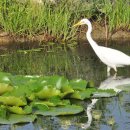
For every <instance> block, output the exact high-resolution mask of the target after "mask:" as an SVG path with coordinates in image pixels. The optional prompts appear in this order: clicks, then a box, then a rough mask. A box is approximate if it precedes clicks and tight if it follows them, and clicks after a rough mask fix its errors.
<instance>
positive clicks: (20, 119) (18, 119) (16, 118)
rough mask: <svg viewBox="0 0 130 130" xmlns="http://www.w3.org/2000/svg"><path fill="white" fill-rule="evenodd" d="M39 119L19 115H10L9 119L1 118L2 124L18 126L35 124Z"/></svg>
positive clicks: (32, 116)
mask: <svg viewBox="0 0 130 130" xmlns="http://www.w3.org/2000/svg"><path fill="white" fill-rule="evenodd" d="M36 118H37V116H36V115H17V114H10V115H9V116H8V117H7V118H2V117H0V124H16V123H27V122H33V121H34V120H35V119H36Z"/></svg>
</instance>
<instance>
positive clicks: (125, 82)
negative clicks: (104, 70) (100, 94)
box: [81, 74, 130, 129]
mask: <svg viewBox="0 0 130 130" xmlns="http://www.w3.org/2000/svg"><path fill="white" fill-rule="evenodd" d="M120 86H124V88H125V87H126V86H130V78H124V77H122V76H116V74H115V75H114V76H110V77H108V78H107V79H106V80H104V81H103V82H101V84H100V86H99V89H102V90H107V89H114V91H116V92H117V93H119V92H121V91H122V90H123V89H121V87H120ZM98 100H100V99H92V100H91V103H90V104H89V105H88V106H87V109H86V114H87V117H88V121H87V122H86V123H84V124H81V128H82V129H87V128H89V127H90V126H91V123H92V120H93V117H92V110H93V108H94V106H95V104H96V103H97V101H98Z"/></svg>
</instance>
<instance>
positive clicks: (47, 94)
mask: <svg viewBox="0 0 130 130" xmlns="http://www.w3.org/2000/svg"><path fill="white" fill-rule="evenodd" d="M60 94H61V92H60V90H58V89H57V88H54V87H52V86H44V87H43V89H42V90H41V91H39V92H38V93H36V94H35V95H36V96H37V97H38V98H39V99H48V98H51V97H53V96H60Z"/></svg>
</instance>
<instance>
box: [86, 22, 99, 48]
mask: <svg viewBox="0 0 130 130" xmlns="http://www.w3.org/2000/svg"><path fill="white" fill-rule="evenodd" d="M87 25H88V31H87V33H86V36H87V39H88V41H89V43H90V45H91V46H92V48H93V49H94V50H95V47H97V46H98V45H97V43H96V42H95V41H94V40H93V39H92V36H91V32H92V24H91V23H90V22H88V23H87Z"/></svg>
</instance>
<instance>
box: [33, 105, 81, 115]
mask: <svg viewBox="0 0 130 130" xmlns="http://www.w3.org/2000/svg"><path fill="white" fill-rule="evenodd" d="M82 111H83V107H81V106H77V105H67V106H62V107H51V108H49V109H48V110H45V111H43V110H40V109H39V110H37V111H36V112H35V114H37V115H44V116H58V115H75V114H78V113H81V112H82Z"/></svg>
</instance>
